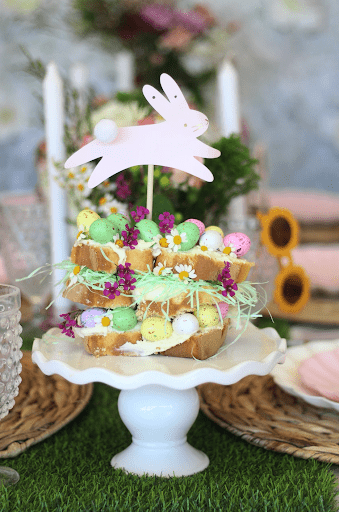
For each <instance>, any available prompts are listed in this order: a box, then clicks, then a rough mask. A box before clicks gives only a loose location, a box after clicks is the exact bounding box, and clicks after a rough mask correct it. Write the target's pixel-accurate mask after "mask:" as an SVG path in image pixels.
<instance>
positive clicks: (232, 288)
mask: <svg viewBox="0 0 339 512" xmlns="http://www.w3.org/2000/svg"><path fill="white" fill-rule="evenodd" d="M224 263H225V267H224V268H223V270H222V272H221V274H219V275H218V281H220V282H221V284H222V285H223V287H224V290H223V291H222V292H221V295H223V297H227V296H228V295H229V296H230V297H233V296H234V295H235V292H236V291H237V289H238V286H237V285H236V283H235V281H234V280H233V279H232V278H231V274H230V266H231V264H230V262H227V263H226V262H225V261H224Z"/></svg>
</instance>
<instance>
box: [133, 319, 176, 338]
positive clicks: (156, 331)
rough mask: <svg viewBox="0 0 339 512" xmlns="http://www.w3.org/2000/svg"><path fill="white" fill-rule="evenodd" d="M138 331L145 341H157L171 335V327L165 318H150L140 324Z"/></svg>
mask: <svg viewBox="0 0 339 512" xmlns="http://www.w3.org/2000/svg"><path fill="white" fill-rule="evenodd" d="M165 325H166V327H165ZM140 331H141V334H142V336H143V337H144V338H145V340H147V341H159V340H164V339H165V338H169V337H170V336H171V335H172V333H173V327H172V324H171V322H169V321H167V322H166V319H165V318H163V317H160V316H152V317H149V318H146V319H145V320H144V321H143V322H142V324H141V329H140Z"/></svg>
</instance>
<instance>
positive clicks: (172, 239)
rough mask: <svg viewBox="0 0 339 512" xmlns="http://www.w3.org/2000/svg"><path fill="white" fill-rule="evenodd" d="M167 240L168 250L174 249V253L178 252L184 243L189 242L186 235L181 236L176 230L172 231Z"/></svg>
mask: <svg viewBox="0 0 339 512" xmlns="http://www.w3.org/2000/svg"><path fill="white" fill-rule="evenodd" d="M166 240H167V243H168V248H169V249H172V251H174V252H177V251H178V250H179V249H180V247H181V244H182V243H183V242H187V235H186V233H181V234H179V231H178V230H177V229H176V228H173V229H171V234H170V235H166Z"/></svg>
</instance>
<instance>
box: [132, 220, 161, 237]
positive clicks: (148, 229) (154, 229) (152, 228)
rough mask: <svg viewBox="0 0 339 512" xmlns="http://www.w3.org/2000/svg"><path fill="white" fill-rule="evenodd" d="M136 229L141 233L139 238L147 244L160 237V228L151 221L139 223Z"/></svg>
mask: <svg viewBox="0 0 339 512" xmlns="http://www.w3.org/2000/svg"><path fill="white" fill-rule="evenodd" d="M135 227H136V228H137V229H138V230H139V231H140V234H139V235H138V238H139V239H140V238H141V240H144V241H145V242H151V241H152V240H153V237H154V236H156V235H160V229H159V226H158V225H157V224H156V223H155V222H154V221H153V220H150V219H143V220H141V221H140V222H137V223H136V225H135Z"/></svg>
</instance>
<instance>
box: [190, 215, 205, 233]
mask: <svg viewBox="0 0 339 512" xmlns="http://www.w3.org/2000/svg"><path fill="white" fill-rule="evenodd" d="M186 222H192V223H193V224H195V225H196V226H198V228H199V232H200V235H202V234H203V232H204V231H205V224H204V223H203V222H201V220H198V219H187V220H186Z"/></svg>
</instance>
